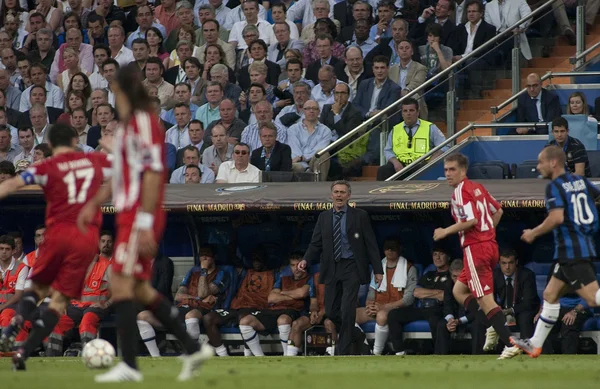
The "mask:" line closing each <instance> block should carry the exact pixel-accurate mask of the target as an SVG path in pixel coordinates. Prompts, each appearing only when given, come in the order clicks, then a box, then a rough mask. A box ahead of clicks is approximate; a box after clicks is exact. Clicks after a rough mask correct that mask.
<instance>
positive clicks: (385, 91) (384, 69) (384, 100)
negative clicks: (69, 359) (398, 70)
mask: <svg viewBox="0 0 600 389" xmlns="http://www.w3.org/2000/svg"><path fill="white" fill-rule="evenodd" d="M388 64H389V61H388V58H387V57H384V56H377V57H375V58H374V59H373V75H374V77H373V78H369V79H366V80H364V81H362V82H361V83H360V84H359V85H358V92H357V94H356V98H355V99H354V101H353V103H354V105H355V106H356V108H358V110H359V111H360V112H361V114H362V115H363V117H364V118H365V119H368V118H370V117H371V116H374V115H376V114H377V113H379V111H381V110H383V109H384V108H386V107H388V106H390V105H392V104H393V103H395V102H396V100H398V99H399V98H400V94H401V92H402V91H401V89H400V85H398V84H396V83H395V82H394V81H392V80H390V78H389V77H388V74H389V70H390V68H389V65H388ZM376 88H378V89H380V91H379V95H378V97H377V101H376V102H375V104H374V106H372V105H371V99H372V97H373V94H374V93H376V90H375V89H376ZM396 116H397V115H396ZM393 124H394V125H395V124H397V123H393Z"/></svg>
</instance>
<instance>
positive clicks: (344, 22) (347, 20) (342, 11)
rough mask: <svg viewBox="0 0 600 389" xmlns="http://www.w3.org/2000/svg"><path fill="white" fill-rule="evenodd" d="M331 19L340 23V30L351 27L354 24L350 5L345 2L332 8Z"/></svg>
mask: <svg viewBox="0 0 600 389" xmlns="http://www.w3.org/2000/svg"><path fill="white" fill-rule="evenodd" d="M333 18H334V19H336V20H338V21H339V22H340V25H341V26H342V28H344V27H348V26H352V25H353V24H354V16H352V5H350V4H349V3H348V2H347V1H342V2H339V3H337V4H335V5H334V6H333Z"/></svg>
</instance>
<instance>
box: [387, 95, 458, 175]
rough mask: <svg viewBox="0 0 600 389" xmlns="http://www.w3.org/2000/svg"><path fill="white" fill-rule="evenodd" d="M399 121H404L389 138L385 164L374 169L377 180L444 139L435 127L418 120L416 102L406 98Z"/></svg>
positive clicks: (395, 127) (392, 172) (445, 148)
mask: <svg viewBox="0 0 600 389" xmlns="http://www.w3.org/2000/svg"><path fill="white" fill-rule="evenodd" d="M402 118H403V119H404V121H403V122H402V123H400V124H398V125H396V126H394V128H393V130H392V131H391V132H390V134H389V136H388V139H387V143H386V146H385V151H384V154H385V158H386V160H387V161H388V162H387V164H385V165H383V166H381V167H380V168H379V169H378V170H377V180H378V181H383V180H385V179H387V178H388V177H390V176H392V175H393V174H394V173H396V172H399V171H400V170H402V169H403V168H404V167H405V166H408V165H410V164H411V163H413V162H414V161H416V160H417V159H418V158H420V157H421V156H423V155H425V154H427V153H428V152H429V150H431V149H432V148H434V147H437V146H438V145H440V144H442V143H443V142H444V141H445V140H446V139H445V137H444V134H442V131H440V129H439V128H438V127H437V126H436V125H435V124H433V123H431V122H428V121H425V120H422V119H419V103H418V102H417V100H415V99H412V98H409V99H406V100H405V101H404V104H402ZM447 148H448V146H446V147H444V148H443V149H442V150H440V151H438V152H437V153H436V154H434V157H435V156H436V155H439V154H441V153H443V152H444V151H445V150H447Z"/></svg>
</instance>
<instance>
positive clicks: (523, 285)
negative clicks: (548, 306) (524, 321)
mask: <svg viewBox="0 0 600 389" xmlns="http://www.w3.org/2000/svg"><path fill="white" fill-rule="evenodd" d="M512 278H513V281H512V282H513V290H514V296H506V281H505V280H504V273H502V271H501V270H500V269H494V299H495V300H496V302H497V303H498V305H500V306H501V307H502V308H504V307H505V306H506V305H505V302H506V299H507V298H509V299H511V298H512V299H514V305H513V309H514V311H515V315H518V314H519V313H521V312H525V311H534V312H537V310H538V309H539V307H540V299H539V298H538V294H537V286H536V282H535V273H534V272H532V271H531V270H529V269H526V268H520V267H519V268H517V271H516V272H515V274H514V275H513V277H512Z"/></svg>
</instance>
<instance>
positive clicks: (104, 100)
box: [86, 88, 170, 128]
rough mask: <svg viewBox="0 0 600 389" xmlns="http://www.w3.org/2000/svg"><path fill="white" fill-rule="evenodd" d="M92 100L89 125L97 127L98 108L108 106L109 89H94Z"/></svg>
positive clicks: (88, 116)
mask: <svg viewBox="0 0 600 389" xmlns="http://www.w3.org/2000/svg"><path fill="white" fill-rule="evenodd" d="M90 100H91V102H92V108H91V109H89V110H88V111H87V112H86V116H87V118H88V124H89V125H90V126H96V125H98V117H97V116H96V108H98V106H99V105H100V104H108V91H107V89H105V88H101V89H100V88H99V89H94V91H93V92H92V94H91V95H90ZM169 128H170V127H169Z"/></svg>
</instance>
